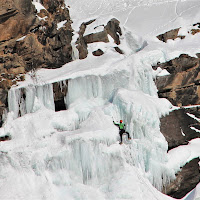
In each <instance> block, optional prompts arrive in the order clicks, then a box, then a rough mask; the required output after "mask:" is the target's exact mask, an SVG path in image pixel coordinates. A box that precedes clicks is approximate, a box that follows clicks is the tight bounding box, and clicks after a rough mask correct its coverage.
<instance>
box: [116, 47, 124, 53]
mask: <svg viewBox="0 0 200 200" xmlns="http://www.w3.org/2000/svg"><path fill="white" fill-rule="evenodd" d="M114 49H115V51H116V52H118V53H120V54H124V52H123V51H122V50H121V49H120V48H119V47H114Z"/></svg>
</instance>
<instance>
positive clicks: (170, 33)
mask: <svg viewBox="0 0 200 200" xmlns="http://www.w3.org/2000/svg"><path fill="white" fill-rule="evenodd" d="M179 29H180V28H177V29H173V30H171V31H168V32H166V33H164V34H160V35H158V36H157V38H158V39H159V40H161V41H163V42H167V40H169V39H172V40H174V39H176V38H178V32H179Z"/></svg>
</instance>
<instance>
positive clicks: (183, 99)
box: [154, 54, 200, 106]
mask: <svg viewBox="0 0 200 200" xmlns="http://www.w3.org/2000/svg"><path fill="white" fill-rule="evenodd" d="M157 67H161V68H162V69H166V70H167V71H168V72H169V73H171V75H168V76H162V77H158V78H157V80H156V85H157V87H158V94H159V97H164V98H167V99H168V100H169V101H171V102H172V104H173V105H179V106H182V105H183V106H186V105H194V104H200V96H199V95H200V87H199V86H200V68H199V58H195V57H190V56H188V55H186V54H182V55H180V56H179V57H178V58H175V59H173V60H171V61H169V62H166V63H160V64H158V65H157V66H154V69H155V68H157Z"/></svg>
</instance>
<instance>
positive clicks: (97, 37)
mask: <svg viewBox="0 0 200 200" xmlns="http://www.w3.org/2000/svg"><path fill="white" fill-rule="evenodd" d="M84 40H85V42H86V43H87V44H90V43H94V42H105V43H106V42H109V40H108V35H107V32H106V31H105V30H104V31H101V32H98V33H91V34H89V35H86V36H84Z"/></svg>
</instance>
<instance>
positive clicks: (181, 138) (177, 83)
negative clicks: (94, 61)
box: [153, 23, 200, 198]
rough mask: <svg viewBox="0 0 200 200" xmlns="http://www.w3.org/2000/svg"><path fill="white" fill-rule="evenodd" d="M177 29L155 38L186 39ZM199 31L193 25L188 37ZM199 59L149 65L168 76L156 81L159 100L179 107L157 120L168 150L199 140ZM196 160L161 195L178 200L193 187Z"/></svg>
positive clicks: (198, 178) (196, 175)
mask: <svg viewBox="0 0 200 200" xmlns="http://www.w3.org/2000/svg"><path fill="white" fill-rule="evenodd" d="M180 29H181V28H177V29H174V30H171V31H168V32H166V33H164V34H161V35H159V36H157V37H158V39H159V40H161V41H163V42H167V40H169V39H173V40H174V39H176V38H181V39H184V38H185V37H186V36H184V35H180V34H179V30H180ZM199 31H200V30H199V23H197V24H193V26H192V28H191V30H189V31H188V34H192V35H194V34H196V33H198V32H199ZM199 58H200V57H199V54H197V57H191V56H189V55H187V54H182V55H180V56H179V57H177V58H175V59H172V60H170V61H168V62H166V63H158V64H157V66H153V69H157V68H158V67H160V68H162V69H166V70H167V71H168V72H169V73H170V75H167V76H162V77H158V78H157V79H156V85H157V88H158V95H159V97H164V98H167V99H168V100H169V101H170V102H171V103H172V104H173V105H175V106H179V107H180V109H179V110H174V111H173V112H171V113H170V114H169V115H168V116H166V117H163V118H162V119H161V132H162V133H163V135H164V136H165V138H166V140H167V142H168V146H169V148H168V149H169V150H171V149H173V148H176V147H178V146H180V145H187V144H188V143H189V141H190V140H192V139H195V138H199V137H200V135H199V132H198V131H199V130H200V124H199V120H198V118H200V114H199V109H200V107H199V106H198V105H199V104H200V87H199V86H200V66H199V63H200V62H199V61H200V60H199ZM195 105H196V106H195ZM198 161H199V159H198V158H197V159H194V160H192V161H191V162H189V163H188V164H186V165H185V166H184V167H183V168H182V169H181V171H180V172H178V173H177V175H176V179H175V180H174V181H173V182H172V183H171V184H170V185H169V186H168V187H167V189H166V190H165V191H164V192H165V193H166V194H168V195H170V196H172V197H174V198H182V197H183V196H185V195H186V194H187V192H189V191H191V190H192V189H193V188H195V186H196V185H197V184H198V183H199V181H200V173H199V165H198Z"/></svg>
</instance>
